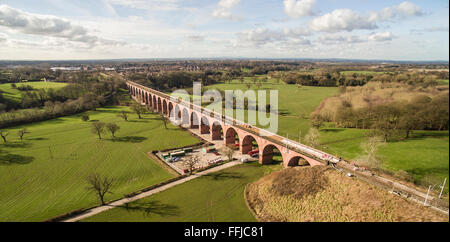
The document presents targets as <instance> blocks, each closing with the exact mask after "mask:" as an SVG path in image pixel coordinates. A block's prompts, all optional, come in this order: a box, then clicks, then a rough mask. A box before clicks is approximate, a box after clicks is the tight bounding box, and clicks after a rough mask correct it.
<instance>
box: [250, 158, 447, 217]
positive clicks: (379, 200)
mask: <svg viewBox="0 0 450 242" xmlns="http://www.w3.org/2000/svg"><path fill="white" fill-rule="evenodd" d="M246 198H247V203H248V205H249V206H250V209H252V210H253V213H254V214H255V215H256V216H257V218H258V220H259V221H264V222H275V221H280V222H400V221H401V222H421V221H423V222H425V221H445V222H448V221H449V218H448V216H446V215H443V214H441V213H438V212H436V211H434V210H432V209H430V208H426V207H423V206H421V205H420V204H417V203H415V202H412V201H409V200H406V199H404V198H401V197H398V196H396V195H393V194H390V193H388V192H387V191H385V190H382V189H380V188H377V187H375V186H373V185H370V184H368V183H365V182H363V181H360V180H358V179H356V178H348V177H346V176H345V175H344V174H341V173H339V172H337V171H336V170H334V169H332V168H328V167H312V168H311V167H306V168H300V167H299V168H291V169H285V170H282V171H279V172H273V173H271V174H270V175H267V176H265V177H263V178H261V179H260V180H258V181H256V182H254V183H252V184H250V185H248V187H247V189H246Z"/></svg>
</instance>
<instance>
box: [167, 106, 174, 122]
mask: <svg viewBox="0 0 450 242" xmlns="http://www.w3.org/2000/svg"><path fill="white" fill-rule="evenodd" d="M167 111H168V112H167V114H168V115H169V118H172V117H175V115H173V116H172V111H174V106H173V103H172V102H168V110H167Z"/></svg>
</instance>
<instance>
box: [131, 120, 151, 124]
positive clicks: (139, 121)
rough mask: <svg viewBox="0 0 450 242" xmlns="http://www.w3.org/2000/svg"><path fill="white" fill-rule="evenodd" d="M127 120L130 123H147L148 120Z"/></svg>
mask: <svg viewBox="0 0 450 242" xmlns="http://www.w3.org/2000/svg"><path fill="white" fill-rule="evenodd" d="M128 122H130V123H149V122H150V121H149V120H146V119H132V120H128Z"/></svg>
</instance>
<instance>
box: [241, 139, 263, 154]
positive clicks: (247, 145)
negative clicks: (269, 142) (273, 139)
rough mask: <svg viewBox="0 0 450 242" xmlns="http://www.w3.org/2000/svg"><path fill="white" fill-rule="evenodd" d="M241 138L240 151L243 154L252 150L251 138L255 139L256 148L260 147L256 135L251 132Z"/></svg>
mask: <svg viewBox="0 0 450 242" xmlns="http://www.w3.org/2000/svg"><path fill="white" fill-rule="evenodd" d="M240 140H241V152H242V154H243V155H245V154H248V152H250V151H252V150H253V140H254V141H256V144H257V145H258V148H259V149H260V147H261V145H260V142H259V141H258V139H257V138H256V137H254V136H253V135H251V134H248V135H245V136H244V137H243V138H242V139H240Z"/></svg>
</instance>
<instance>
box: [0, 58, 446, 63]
mask: <svg viewBox="0 0 450 242" xmlns="http://www.w3.org/2000/svg"><path fill="white" fill-rule="evenodd" d="M177 60H187V61H188V60H193V61H201V60H205V61H206V60H208V61H215V60H217V61H221V60H230V61H233V60H236V61H237V60H249V61H258V60H261V61H264V60H268V61H317V62H332V61H337V62H373V63H379V64H382V63H383V62H387V63H439V64H449V63H450V61H449V60H399V59H351V58H334V57H331V58H277V57H273V58H258V57H204V58H202V57H179V58H104V59H95V58H93V59H17V60H15V59H0V62H3V63H4V62H107V61H112V62H121V61H123V62H127V61H137V62H145V61H177Z"/></svg>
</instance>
